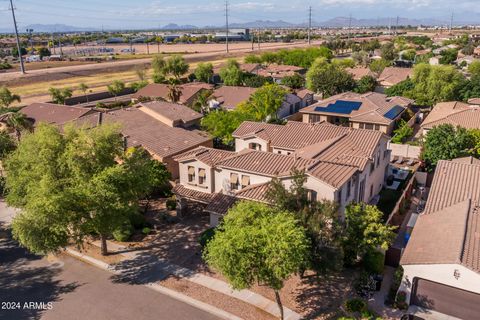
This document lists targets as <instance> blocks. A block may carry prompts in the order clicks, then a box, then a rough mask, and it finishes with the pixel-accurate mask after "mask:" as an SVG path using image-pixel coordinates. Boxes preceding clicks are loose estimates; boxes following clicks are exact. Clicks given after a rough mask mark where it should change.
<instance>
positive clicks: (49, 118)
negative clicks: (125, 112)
mask: <svg viewBox="0 0 480 320" xmlns="http://www.w3.org/2000/svg"><path fill="white" fill-rule="evenodd" d="M20 112H21V113H23V114H24V115H25V116H26V117H27V118H28V119H30V121H31V122H32V123H33V125H34V126H37V125H38V124H39V123H40V122H43V123H49V124H53V125H57V126H62V125H64V124H66V123H68V122H71V121H75V120H78V119H80V118H83V117H86V116H89V115H91V114H94V113H97V112H98V111H96V110H94V109H92V108H80V107H73V106H66V105H62V104H55V103H44V102H38V103H37V102H36V103H32V104H29V105H28V106H26V107H23V108H22V109H21V110H20Z"/></svg>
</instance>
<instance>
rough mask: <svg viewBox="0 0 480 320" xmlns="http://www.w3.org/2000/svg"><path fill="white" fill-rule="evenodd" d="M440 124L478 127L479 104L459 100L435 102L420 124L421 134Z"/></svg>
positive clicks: (479, 117) (479, 125) (479, 120)
mask: <svg viewBox="0 0 480 320" xmlns="http://www.w3.org/2000/svg"><path fill="white" fill-rule="evenodd" d="M441 124H451V125H453V126H454V127H457V126H460V127H463V128H466V129H480V106H479V105H473V104H467V103H464V102H459V101H450V102H440V103H437V104H436V105H435V106H434V107H433V109H432V111H431V112H430V113H429V114H428V116H427V117H426V118H425V120H424V121H423V123H422V125H421V129H422V130H423V135H426V134H427V133H428V131H429V130H431V129H432V128H433V127H436V126H439V125H441Z"/></svg>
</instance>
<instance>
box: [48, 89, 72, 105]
mask: <svg viewBox="0 0 480 320" xmlns="http://www.w3.org/2000/svg"><path fill="white" fill-rule="evenodd" d="M48 92H50V96H51V97H52V101H53V103H56V104H65V100H66V99H68V98H70V97H71V96H72V94H73V91H72V89H70V88H63V89H59V88H53V87H52V88H50V89H48Z"/></svg>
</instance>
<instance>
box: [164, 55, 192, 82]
mask: <svg viewBox="0 0 480 320" xmlns="http://www.w3.org/2000/svg"><path fill="white" fill-rule="evenodd" d="M189 69H190V66H189V65H188V63H187V62H186V61H185V59H184V58H183V57H182V56H181V55H178V54H174V55H172V56H170V57H169V58H168V59H167V60H166V64H165V74H167V75H169V76H171V77H174V78H175V79H177V80H179V79H180V78H181V77H182V76H184V75H185V74H186V73H187V72H188V70H189Z"/></svg>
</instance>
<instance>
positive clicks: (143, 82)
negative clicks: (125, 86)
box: [130, 80, 148, 92]
mask: <svg viewBox="0 0 480 320" xmlns="http://www.w3.org/2000/svg"><path fill="white" fill-rule="evenodd" d="M146 86H148V80H140V81H136V82H132V83H131V84H130V88H132V89H133V91H135V92H137V91H138V90H140V89H142V88H145V87H146Z"/></svg>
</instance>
